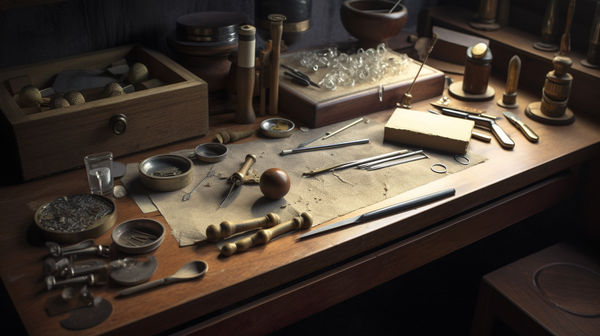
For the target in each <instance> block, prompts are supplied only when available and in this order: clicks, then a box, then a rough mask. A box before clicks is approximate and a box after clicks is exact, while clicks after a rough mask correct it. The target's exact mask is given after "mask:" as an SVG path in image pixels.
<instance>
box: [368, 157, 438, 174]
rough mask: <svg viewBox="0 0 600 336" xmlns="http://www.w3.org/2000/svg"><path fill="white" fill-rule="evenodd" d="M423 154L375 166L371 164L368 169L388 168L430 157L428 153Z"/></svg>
mask: <svg viewBox="0 0 600 336" xmlns="http://www.w3.org/2000/svg"><path fill="white" fill-rule="evenodd" d="M421 155H422V156H418V157H414V158H408V159H406V160H402V161H392V162H385V163H382V164H378V165H374V166H369V167H368V168H367V170H368V171H371V170H377V169H381V168H387V167H392V166H397V165H400V164H403V163H408V162H412V161H417V160H422V159H429V157H428V156H427V155H425V153H422V154H421Z"/></svg>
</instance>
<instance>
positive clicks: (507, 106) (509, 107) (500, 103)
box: [496, 99, 519, 109]
mask: <svg viewBox="0 0 600 336" xmlns="http://www.w3.org/2000/svg"><path fill="white" fill-rule="evenodd" d="M496 103H497V104H498V105H499V106H502V107H504V108H508V109H514V108H517V107H519V103H514V104H504V102H503V101H502V99H498V101H497V102H496Z"/></svg>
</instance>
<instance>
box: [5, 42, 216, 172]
mask: <svg viewBox="0 0 600 336" xmlns="http://www.w3.org/2000/svg"><path fill="white" fill-rule="evenodd" d="M121 59H125V60H127V63H128V64H129V65H132V64H133V63H135V62H140V63H143V64H145V65H146V67H147V68H148V70H149V73H150V78H156V79H159V80H160V81H162V82H163V83H164V85H163V86H160V87H155V88H151V89H147V90H141V91H136V92H132V93H128V94H125V95H121V96H117V97H110V98H104V99H99V100H94V101H88V102H86V103H84V104H80V105H74V106H69V107H63V108H59V109H55V110H47V111H43V112H38V113H33V114H29V113H26V111H25V109H21V108H20V107H19V106H18V105H17V102H16V101H15V99H14V97H13V95H12V94H11V93H10V92H9V91H10V84H9V80H10V79H13V78H17V77H22V76H29V78H30V80H31V82H32V84H33V85H35V86H36V87H38V88H39V89H43V88H46V87H50V86H52V83H53V81H54V79H55V77H56V75H57V74H58V73H59V72H61V71H63V70H94V69H106V68H107V67H109V66H110V65H111V64H112V63H114V62H116V61H118V60H121ZM0 80H1V81H2V85H1V86H0V108H1V109H2V112H3V113H4V115H5V116H6V119H7V120H8V122H9V123H10V125H11V126H12V129H13V131H14V136H15V138H16V139H15V140H16V144H17V149H18V154H19V160H20V164H21V170H22V175H23V178H24V179H25V180H30V179H34V178H39V177H42V176H45V175H50V174H53V173H57V172H60V171H65V170H69V169H72V168H75V167H79V166H82V165H83V158H84V156H86V155H88V154H93V153H98V152H103V151H110V152H112V153H113V155H114V156H115V157H119V156H123V155H125V154H129V153H134V152H139V151H142V150H145V149H149V148H153V147H157V146H161V145H165V144H168V143H172V142H175V141H179V140H183V139H187V138H191V137H195V136H200V135H205V134H207V133H208V98H207V97H208V96H207V95H208V93H207V92H208V90H207V84H206V82H204V81H203V80H202V79H200V78H198V77H197V76H195V75H194V74H192V73H190V72H189V71H188V70H186V69H184V68H183V67H182V66H180V65H179V64H177V63H175V62H174V61H172V60H171V59H169V58H167V57H166V56H164V55H162V54H160V53H158V52H156V51H152V50H149V49H146V48H143V47H140V46H125V47H118V48H114V49H107V50H103V51H99V52H94V53H89V54H84V55H78V56H73V57H68V58H64V59H59V60H53V61H47V62H42V63H36V64H32V65H26V66H20V67H15V68H10V69H4V70H2V71H0ZM118 114H124V115H125V116H126V117H127V130H126V132H125V133H124V134H122V135H116V134H115V133H114V132H113V131H112V129H111V128H110V127H109V124H110V119H111V117H113V116H115V115H118Z"/></svg>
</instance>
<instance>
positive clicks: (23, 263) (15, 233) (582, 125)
mask: <svg viewBox="0 0 600 336" xmlns="http://www.w3.org/2000/svg"><path fill="white" fill-rule="evenodd" d="M456 78H457V79H459V77H456ZM491 83H492V85H493V86H494V87H495V88H496V90H497V91H500V90H502V88H503V85H504V83H503V81H501V80H498V79H496V78H492V81H491ZM538 98H539V97H537V96H535V95H532V94H529V93H527V91H525V90H523V92H519V101H520V103H521V104H522V106H526V105H527V104H528V103H529V102H531V101H534V100H537V99H538ZM495 104H496V103H495V101H490V102H485V103H472V104H469V105H471V106H476V107H479V108H483V109H486V110H487V111H489V112H490V113H491V114H492V115H499V114H500V111H501V109H500V108H499V107H497V106H496V105H495ZM429 107H430V106H429V101H423V102H419V103H416V104H414V105H413V109H414V110H421V111H424V110H425V109H427V108H429ZM391 113H392V111H391V110H389V111H382V112H378V113H374V114H372V115H368V117H369V118H372V119H374V120H378V121H381V122H385V121H386V120H387V119H388V118H389V116H390V114H391ZM519 113H522V111H519ZM231 118H232V115H231V114H225V115H219V116H215V117H211V125H210V129H211V134H210V135H207V136H205V137H203V138H200V139H191V140H188V141H184V142H181V143H178V144H174V145H169V146H165V147H162V148H157V149H154V150H151V151H147V152H144V153H138V154H134V155H130V156H127V157H124V158H121V159H119V160H118V161H120V162H122V163H125V164H128V163H134V162H140V161H141V160H143V159H144V158H147V157H149V156H152V155H156V154H161V153H168V152H172V151H175V150H178V149H184V148H193V147H195V146H196V145H197V144H199V143H203V142H208V141H210V139H211V137H212V134H214V133H216V132H219V131H221V130H224V129H241V128H245V127H247V126H241V125H236V124H232V123H231V122H230V119H231ZM259 121H260V120H258V121H257V122H256V123H255V124H254V125H252V127H253V128H257V126H258V122H259ZM525 121H526V122H527V123H528V124H529V125H530V126H531V127H532V128H533V129H534V130H535V132H536V133H537V134H538V135H539V136H540V141H539V143H537V144H534V143H530V142H529V141H527V140H526V139H525V137H524V136H523V135H522V134H521V133H520V132H519V130H518V129H517V128H515V127H514V126H512V125H510V124H509V123H508V121H507V120H501V121H499V124H500V125H501V127H502V128H504V130H505V131H506V132H507V133H508V134H509V136H510V137H511V138H512V139H513V140H514V141H515V143H516V146H515V148H514V149H513V150H505V149H502V148H501V147H500V146H499V145H498V143H497V141H496V140H495V139H494V140H492V142H491V143H483V142H479V141H475V140H473V141H471V145H470V150H471V151H473V152H476V153H479V154H481V155H484V156H486V157H487V158H488V159H489V160H488V161H487V162H485V163H483V164H480V165H477V166H475V167H472V168H470V169H468V170H465V171H463V172H460V173H457V174H452V175H449V176H447V177H445V178H443V179H440V180H437V181H435V182H433V183H430V184H428V185H425V186H422V187H419V188H416V189H414V190H411V191H408V192H406V193H404V194H401V195H398V196H396V197H393V198H391V199H388V200H386V201H385V202H381V203H378V204H375V205H373V206H370V207H368V208H365V209H360V210H358V211H356V212H355V213H352V214H349V215H347V216H344V217H348V216H352V215H356V214H358V213H364V212H367V211H370V210H375V209H377V208H381V207H384V206H388V205H392V204H394V203H397V202H400V201H404V200H408V199H412V198H415V197H418V196H420V195H424V194H429V193H432V192H436V191H439V190H442V189H447V188H455V189H456V196H455V197H452V198H449V199H446V200H443V201H439V202H436V203H434V204H431V205H427V206H423V207H421V208H418V209H415V210H411V211H406V212H403V213H398V214H395V215H392V216H388V217H385V218H382V219H379V220H375V221H373V222H369V223H368V224H362V225H356V226H352V227H348V228H346V229H344V230H338V231H334V232H331V233H329V234H325V235H321V236H317V237H315V238H313V239H309V240H303V241H297V236H298V235H299V234H298V233H294V234H292V235H289V236H286V237H283V238H281V239H278V240H276V241H274V242H271V243H269V244H267V245H261V246H256V247H254V248H252V251H250V252H247V253H242V254H239V255H235V256H232V257H229V258H223V257H220V256H219V250H218V249H217V248H216V246H214V245H213V244H200V245H197V246H192V247H184V248H179V247H178V244H177V242H176V241H175V239H174V238H173V237H172V236H171V235H169V234H167V235H166V236H165V241H164V242H163V244H162V245H161V247H160V248H159V249H157V250H156V251H154V252H153V253H152V255H154V256H155V257H156V259H157V260H158V261H159V265H160V266H159V269H158V271H157V272H156V274H155V275H154V276H153V278H152V279H151V280H154V279H159V278H163V277H166V276H169V275H171V274H173V273H174V272H175V271H176V270H177V269H178V268H179V267H180V266H181V265H183V264H184V263H186V262H188V261H190V260H194V259H200V260H204V261H206V262H207V263H208V264H209V271H208V273H207V274H206V276H205V277H204V278H203V279H201V280H199V281H190V282H183V283H178V284H173V285H170V286H164V287H162V288H158V289H155V290H151V291H147V292H144V293H140V294H138V295H135V296H132V297H125V298H117V295H116V292H117V291H118V290H119V287H117V286H102V287H97V288H92V292H93V293H94V295H96V296H102V297H103V298H105V299H108V300H110V302H111V303H112V305H113V307H114V310H113V313H112V315H111V317H110V318H109V319H108V320H107V321H105V322H103V323H101V324H100V325H98V326H96V327H94V328H91V329H88V330H84V331H80V332H72V334H86V335H90V334H103V333H127V334H150V333H156V332H159V331H163V330H167V329H169V328H172V327H175V326H178V325H180V324H182V323H185V322H188V321H191V320H193V319H197V318H200V317H202V316H205V315H208V314H210V318H209V319H208V320H206V321H204V322H202V323H201V324H199V325H198V326H197V329H198V330H200V331H202V332H206V333H207V334H215V333H216V334H226V333H228V332H235V331H239V330H240V329H239V328H240V326H244V331H245V332H247V333H250V334H253V333H257V334H260V333H266V332H269V331H274V330H276V329H278V328H280V327H282V326H285V325H288V324H290V323H292V322H294V321H297V320H300V319H302V318H304V317H307V316H309V315H311V314H313V313H315V312H318V311H320V310H322V309H325V308H327V307H330V306H332V305H334V304H336V303H338V302H341V301H343V300H344V299H346V298H349V297H351V296H353V295H356V294H358V293H361V292H364V291H366V290H368V289H370V288H372V287H374V286H377V285H379V284H382V283H384V282H386V281H388V280H390V279H392V278H394V277H397V276H400V275H402V274H404V273H406V272H408V271H410V270H412V269H415V268H417V267H419V266H421V265H424V264H427V263H428V262H430V261H432V260H435V259H437V258H440V257H442V256H444V255H446V254H448V253H451V252H453V251H455V250H457V249H459V248H461V247H463V246H466V245H468V244H470V243H472V242H474V241H477V240H479V239H481V238H483V237H486V236H488V235H490V234H492V233H494V232H496V231H498V230H501V229H503V228H505V227H507V226H510V225H512V224H514V223H516V222H518V221H520V220H522V219H524V218H527V217H528V216H531V215H533V214H535V213H538V212H540V211H542V210H544V209H546V208H548V207H550V206H553V205H556V204H558V203H560V202H561V201H564V200H567V199H570V198H571V197H573V196H574V193H575V190H576V186H577V183H578V182H581V181H579V178H580V174H579V172H580V167H581V165H582V164H583V163H584V162H586V161H587V160H590V159H593V158H594V157H597V156H598V154H599V153H600V126H599V125H598V124H596V123H594V122H592V121H590V120H589V119H588V118H586V115H585V114H582V113H579V114H577V119H576V121H575V123H574V124H573V125H571V126H564V127H557V126H546V125H542V124H539V123H536V122H534V121H531V120H527V119H525ZM252 140H253V138H249V139H247V141H252ZM84 176H85V172H84V170H82V169H79V170H74V171H70V172H66V173H63V174H59V175H55V176H50V177H47V178H44V179H41V180H37V181H31V182H27V183H24V184H21V185H17V186H12V187H2V188H1V189H0V191H1V195H2V196H0V197H1V199H0V212H1V213H3V224H4V225H3V226H4V233H3V235H2V236H1V238H0V251H1V252H0V261H1V262H0V272H1V276H2V280H3V282H4V284H5V286H6V288H7V290H8V292H9V294H10V296H11V299H12V301H13V303H14V305H15V306H16V308H17V311H18V312H19V314H20V316H21V319H22V321H23V323H24V325H25V327H26V328H27V330H28V332H29V333H30V334H32V335H38V334H45V335H51V334H61V333H64V332H65V330H64V329H62V327H61V326H60V325H59V323H58V321H59V320H61V319H64V318H65V316H66V315H60V316H54V317H48V316H47V314H46V312H45V311H44V306H45V301H46V299H47V298H49V297H50V296H52V295H55V294H56V292H57V291H51V292H46V291H45V289H44V284H43V283H42V281H41V280H42V278H43V272H42V269H43V260H44V258H45V257H46V255H47V249H46V248H44V247H42V246H32V243H31V242H30V241H28V231H29V230H30V229H31V226H32V223H33V214H34V212H35V210H36V209H37V208H38V207H39V206H41V205H42V204H44V203H46V202H48V201H50V200H52V199H55V198H57V197H60V196H63V195H70V194H78V193H87V192H88V186H87V180H86V179H85V178H84ZM116 203H117V208H118V218H117V223H120V222H123V221H125V220H128V219H132V218H141V217H146V218H154V219H156V220H158V221H160V222H162V223H165V224H166V222H165V220H164V218H163V217H162V216H161V215H160V214H159V213H158V212H155V213H150V214H143V213H142V212H141V211H140V210H139V208H138V207H137V205H136V204H135V203H134V201H133V200H132V199H131V198H130V197H124V198H121V199H117V200H116ZM324 225H326V224H324ZM167 228H168V225H167ZM423 229H425V230H423ZM415 232H417V234H416V235H411V234H413V233H415ZM408 235H411V236H409V237H408V238H404V237H406V236H408ZM96 241H97V243H99V244H105V245H109V244H111V238H110V231H109V232H107V233H106V234H104V235H102V236H100V237H99V238H98V239H97V240H96ZM382 245H386V246H385V247H384V248H378V247H380V246H382ZM365 252H368V253H366V254H365ZM357 256H359V257H358V258H356V257H357ZM298 281H299V282H298ZM265 293H267V295H266V296H261V294H263V295H264V294H265ZM249 298H252V299H251V300H248V299H249ZM240 303H241V304H240ZM219 311H222V313H218V312H219Z"/></svg>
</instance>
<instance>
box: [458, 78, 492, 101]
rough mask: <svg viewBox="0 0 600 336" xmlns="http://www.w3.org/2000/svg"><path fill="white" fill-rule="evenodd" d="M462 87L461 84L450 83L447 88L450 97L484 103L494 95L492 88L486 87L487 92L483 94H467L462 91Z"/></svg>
mask: <svg viewBox="0 0 600 336" xmlns="http://www.w3.org/2000/svg"><path fill="white" fill-rule="evenodd" d="M462 86H463V82H462V81H461V82H456V83H452V84H451V85H450V86H449V87H448V92H450V95H451V96H452V97H454V98H456V99H461V100H467V101H486V100H491V99H493V98H494V96H495V95H496V91H495V90H494V88H492V87H491V86H489V85H488V87H487V91H486V92H485V93H483V94H472V93H468V92H465V91H464V90H463V89H462Z"/></svg>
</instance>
